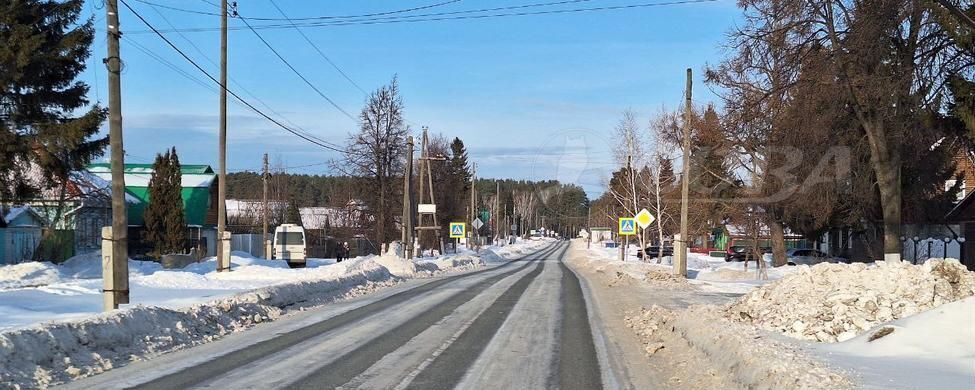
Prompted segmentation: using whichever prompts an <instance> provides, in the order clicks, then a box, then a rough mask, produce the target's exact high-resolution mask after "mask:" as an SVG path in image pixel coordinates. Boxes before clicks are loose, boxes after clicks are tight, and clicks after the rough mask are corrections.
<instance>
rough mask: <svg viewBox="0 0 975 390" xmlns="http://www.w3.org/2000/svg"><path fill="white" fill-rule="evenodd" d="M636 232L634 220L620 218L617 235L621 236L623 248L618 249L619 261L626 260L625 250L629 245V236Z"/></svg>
mask: <svg viewBox="0 0 975 390" xmlns="http://www.w3.org/2000/svg"><path fill="white" fill-rule="evenodd" d="M635 234H636V220H635V219H633V218H620V225H619V235H621V236H623V248H621V249H620V261H626V250H627V249H629V246H630V236H632V235H635Z"/></svg>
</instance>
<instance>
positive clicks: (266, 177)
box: [261, 153, 271, 259]
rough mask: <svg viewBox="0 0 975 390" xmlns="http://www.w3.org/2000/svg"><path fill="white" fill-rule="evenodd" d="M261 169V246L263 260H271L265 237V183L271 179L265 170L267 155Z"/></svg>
mask: <svg viewBox="0 0 975 390" xmlns="http://www.w3.org/2000/svg"><path fill="white" fill-rule="evenodd" d="M263 167H264V169H263V171H262V173H261V182H262V184H263V185H264V201H263V202H262V203H263V207H262V208H261V223H262V224H263V225H264V226H263V229H262V230H261V245H262V246H263V247H264V258H265V259H270V258H271V253H269V251H268V244H267V242H268V237H267V216H268V215H267V214H268V210H267V209H268V207H267V182H268V180H269V179H270V178H271V173H270V172H268V169H267V153H264V164H263Z"/></svg>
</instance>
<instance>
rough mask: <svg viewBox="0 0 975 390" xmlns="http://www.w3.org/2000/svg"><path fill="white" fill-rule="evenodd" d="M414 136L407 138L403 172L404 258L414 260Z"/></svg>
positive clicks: (402, 225)
mask: <svg viewBox="0 0 975 390" xmlns="http://www.w3.org/2000/svg"><path fill="white" fill-rule="evenodd" d="M412 179H413V136H412V135H411V136H409V137H406V169H405V170H404V171H403V221H402V222H401V223H400V226H401V227H402V228H403V233H402V237H401V238H402V244H403V258H405V259H407V260H409V259H412V258H413V196H412V195H413V194H412V192H413V186H412V185H411V184H412Z"/></svg>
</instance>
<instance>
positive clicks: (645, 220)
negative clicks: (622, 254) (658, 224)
mask: <svg viewBox="0 0 975 390" xmlns="http://www.w3.org/2000/svg"><path fill="white" fill-rule="evenodd" d="M633 219H636V224H637V225H640V229H646V228H647V226H650V224H651V223H653V221H656V220H657V219H656V218H654V217H653V214H650V211H648V210H647V209H643V210H640V212H639V213H636V216H634V217H633Z"/></svg>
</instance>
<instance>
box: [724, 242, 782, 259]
mask: <svg viewBox="0 0 975 390" xmlns="http://www.w3.org/2000/svg"><path fill="white" fill-rule="evenodd" d="M751 250H752V246H751V245H732V246H729V247H728V249H727V250H726V251H725V254H724V261H745V257H746V255H747V254H748V252H750V251H751ZM758 250H759V251H760V252H761V253H752V254H751V256H748V260H749V261H751V260H755V259H758V258H761V257H762V255H763V254H765V253H770V252H772V248H758Z"/></svg>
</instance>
